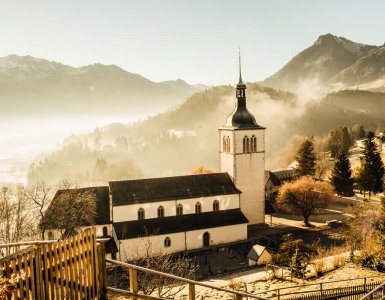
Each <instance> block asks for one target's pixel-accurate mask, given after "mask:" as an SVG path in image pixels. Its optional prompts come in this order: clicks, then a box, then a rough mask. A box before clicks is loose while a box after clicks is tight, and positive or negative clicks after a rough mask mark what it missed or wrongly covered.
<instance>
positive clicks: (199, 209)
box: [195, 202, 202, 214]
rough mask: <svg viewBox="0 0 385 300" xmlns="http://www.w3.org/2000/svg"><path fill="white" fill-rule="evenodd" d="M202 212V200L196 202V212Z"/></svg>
mask: <svg viewBox="0 0 385 300" xmlns="http://www.w3.org/2000/svg"><path fill="white" fill-rule="evenodd" d="M201 212H202V204H201V203H200V202H197V203H195V213H197V214H198V213H201Z"/></svg>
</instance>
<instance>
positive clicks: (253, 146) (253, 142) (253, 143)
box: [251, 135, 257, 152]
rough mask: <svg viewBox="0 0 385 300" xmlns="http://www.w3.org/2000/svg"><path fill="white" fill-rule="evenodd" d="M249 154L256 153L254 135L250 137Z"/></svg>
mask: <svg viewBox="0 0 385 300" xmlns="http://www.w3.org/2000/svg"><path fill="white" fill-rule="evenodd" d="M251 152H257V138H256V137H255V136H254V135H253V136H252V137H251Z"/></svg>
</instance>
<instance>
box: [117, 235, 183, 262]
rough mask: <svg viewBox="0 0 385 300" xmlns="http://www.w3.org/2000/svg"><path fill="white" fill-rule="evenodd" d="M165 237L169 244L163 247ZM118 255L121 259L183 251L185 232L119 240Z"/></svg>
mask: <svg viewBox="0 0 385 300" xmlns="http://www.w3.org/2000/svg"><path fill="white" fill-rule="evenodd" d="M166 237H169V238H170V239H171V246H170V247H164V240H165V239H166ZM119 247H120V250H119V254H118V257H119V259H120V260H122V261H127V260H135V259H139V258H143V257H146V256H147V253H149V255H150V256H151V255H158V254H169V253H175V252H180V251H185V250H186V247H185V233H184V232H178V233H171V234H162V235H153V236H147V237H141V238H134V239H127V240H121V241H120V245H119Z"/></svg>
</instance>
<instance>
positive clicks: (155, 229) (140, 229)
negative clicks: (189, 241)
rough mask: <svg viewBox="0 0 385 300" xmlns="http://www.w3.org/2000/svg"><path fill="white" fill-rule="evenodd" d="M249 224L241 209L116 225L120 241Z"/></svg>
mask: <svg viewBox="0 0 385 300" xmlns="http://www.w3.org/2000/svg"><path fill="white" fill-rule="evenodd" d="M245 223H248V220H247V218H246V217H245V216H244V214H243V213H242V212H241V211H240V209H229V210H220V211H212V212H204V213H195V214H186V215H181V216H171V217H163V218H153V219H144V220H135V221H127V222H118V223H114V224H113V226H114V229H115V233H116V236H117V238H118V239H119V240H121V239H130V238H136V237H142V236H149V235H160V234H171V233H176V232H185V231H191V230H198V229H205V228H214V227H220V226H230V225H236V224H245Z"/></svg>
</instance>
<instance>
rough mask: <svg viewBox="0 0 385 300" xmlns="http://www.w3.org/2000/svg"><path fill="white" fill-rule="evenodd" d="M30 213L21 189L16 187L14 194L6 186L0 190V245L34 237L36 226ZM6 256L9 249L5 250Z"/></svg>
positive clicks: (29, 207)
mask: <svg viewBox="0 0 385 300" xmlns="http://www.w3.org/2000/svg"><path fill="white" fill-rule="evenodd" d="M30 211H31V206H30V203H29V202H28V200H27V198H26V197H25V192H24V188H23V187H21V186H19V187H17V188H16V193H15V192H14V191H12V190H11V189H10V188H9V187H6V186H4V187H2V188H1V189H0V243H14V242H20V241H22V240H24V239H26V238H30V237H34V235H35V233H36V230H35V228H36V224H35V222H34V218H33V215H31V214H30ZM6 254H7V255H8V254H10V248H7V249H6Z"/></svg>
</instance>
